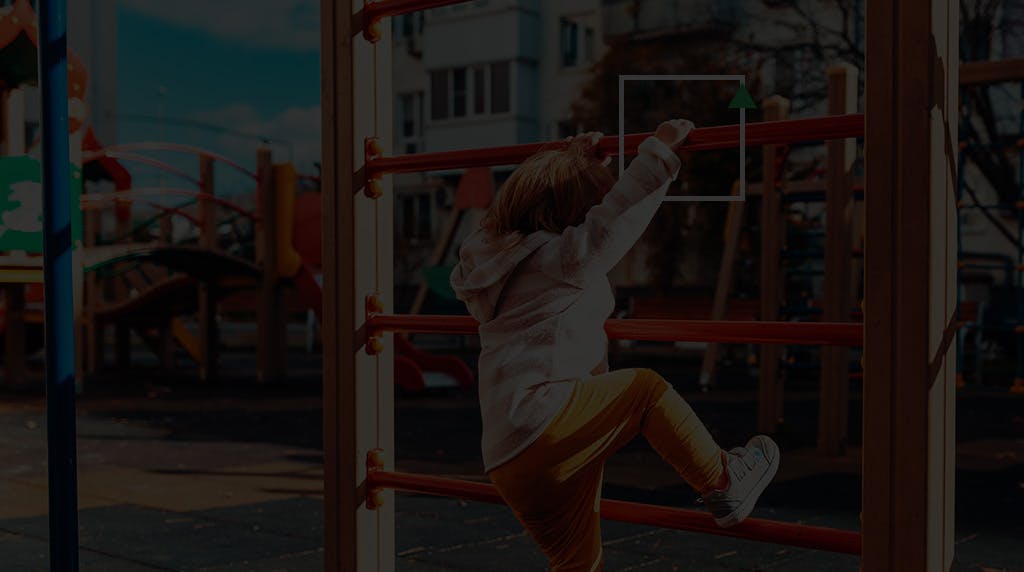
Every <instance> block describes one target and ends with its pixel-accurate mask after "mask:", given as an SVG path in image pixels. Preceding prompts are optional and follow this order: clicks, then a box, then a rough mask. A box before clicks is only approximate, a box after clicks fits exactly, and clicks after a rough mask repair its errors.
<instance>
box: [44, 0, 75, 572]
mask: <svg viewBox="0 0 1024 572" xmlns="http://www.w3.org/2000/svg"><path fill="white" fill-rule="evenodd" d="M38 8H39V9H38V11H37V13H38V15H39V87H40V92H41V95H42V113H41V127H42V144H43V227H44V228H43V232H44V235H43V254H44V261H43V273H44V274H43V276H44V281H45V282H44V290H45V294H46V312H45V314H46V316H45V326H46V438H47V446H48V460H49V486H50V570H51V571H53V572H77V570H78V474H77V466H76V456H77V455H76V450H75V447H76V444H75V309H74V284H73V282H72V281H73V275H72V271H71V270H72V262H71V157H70V143H69V142H68V58H67V6H66V5H65V0H39V2H38Z"/></svg>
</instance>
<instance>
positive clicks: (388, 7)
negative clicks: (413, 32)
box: [363, 0, 469, 23]
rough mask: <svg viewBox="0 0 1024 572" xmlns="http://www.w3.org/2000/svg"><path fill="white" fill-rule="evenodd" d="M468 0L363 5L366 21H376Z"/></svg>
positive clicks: (389, 1) (383, 0)
mask: <svg viewBox="0 0 1024 572" xmlns="http://www.w3.org/2000/svg"><path fill="white" fill-rule="evenodd" d="M466 2H469V0H381V1H379V2H367V3H366V6H364V7H363V13H364V14H365V15H366V20H365V21H367V22H371V23H372V22H376V21H378V20H380V19H381V18H387V17H388V16H400V15H402V14H408V13H410V12H420V11H422V10H429V9H431V8H440V7H441V6H449V5H452V4H464V3H466Z"/></svg>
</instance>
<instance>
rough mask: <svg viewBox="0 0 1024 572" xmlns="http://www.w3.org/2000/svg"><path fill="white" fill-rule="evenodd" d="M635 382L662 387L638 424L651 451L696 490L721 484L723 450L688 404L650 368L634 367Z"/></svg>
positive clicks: (708, 488) (700, 490) (705, 489)
mask: <svg viewBox="0 0 1024 572" xmlns="http://www.w3.org/2000/svg"><path fill="white" fill-rule="evenodd" d="M637 383H642V384H647V385H651V386H653V387H655V388H660V387H663V388H664V389H663V390H660V396H659V397H658V398H657V399H656V400H654V402H653V403H652V404H651V405H650V407H649V408H648V409H647V411H646V412H645V415H644V420H643V425H642V427H641V431H642V432H643V435H644V437H646V438H647V441H648V442H649V443H650V444H651V446H652V447H654V450H655V451H657V452H658V453H659V454H660V455H661V456H662V457H663V458H664V459H665V461H667V462H668V463H669V464H670V465H672V467H673V468H674V469H675V470H676V472H677V473H679V475H680V476H681V477H683V479H684V480H685V481H686V482H687V483H689V484H690V486H691V487H693V488H694V489H695V490H697V491H698V492H701V493H703V492H704V491H707V490H710V489H712V488H714V487H715V486H716V485H718V484H720V482H721V478H722V474H723V471H724V467H723V464H722V449H721V448H719V446H718V445H717V444H716V443H715V440H714V439H713V438H712V437H711V434H710V433H708V430H707V427H705V426H704V424H703V423H701V421H700V419H699V418H698V417H697V414H696V413H694V411H693V409H692V408H691V407H690V404H689V403H687V402H686V400H684V399H683V398H682V397H681V396H680V395H679V393H677V392H676V390H675V389H673V388H672V387H671V386H670V385H669V384H668V382H666V381H665V380H664V378H662V377H661V376H660V375H658V373H657V372H655V371H653V370H649V369H640V370H637ZM653 391H655V392H658V391H659V390H657V389H655V390H653Z"/></svg>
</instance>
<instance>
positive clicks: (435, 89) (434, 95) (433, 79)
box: [430, 70, 448, 119]
mask: <svg viewBox="0 0 1024 572" xmlns="http://www.w3.org/2000/svg"><path fill="white" fill-rule="evenodd" d="M430 118H431V119H447V118H448V70H439V71H432V72H430Z"/></svg>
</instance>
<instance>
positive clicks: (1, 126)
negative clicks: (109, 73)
mask: <svg viewBox="0 0 1024 572" xmlns="http://www.w3.org/2000/svg"><path fill="white" fill-rule="evenodd" d="M0 153H2V154H3V155H6V156H16V155H24V154H25V92H24V91H22V90H20V89H3V90H0ZM0 286H2V287H3V291H4V304H5V306H6V312H7V313H6V317H5V322H6V334H5V335H4V377H5V381H6V383H7V384H8V385H10V386H18V385H23V384H24V383H25V382H26V379H25V376H26V374H27V372H28V365H27V361H26V356H25V351H26V346H25V335H26V329H25V285H24V284H3V285H0Z"/></svg>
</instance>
